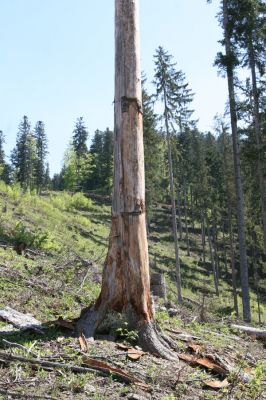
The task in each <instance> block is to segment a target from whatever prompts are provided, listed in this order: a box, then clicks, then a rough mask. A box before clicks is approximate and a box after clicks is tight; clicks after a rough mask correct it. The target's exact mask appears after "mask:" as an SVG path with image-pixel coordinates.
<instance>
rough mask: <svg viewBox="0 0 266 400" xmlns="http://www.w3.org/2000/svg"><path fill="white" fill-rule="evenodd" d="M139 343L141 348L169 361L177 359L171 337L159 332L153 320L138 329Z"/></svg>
mask: <svg viewBox="0 0 266 400" xmlns="http://www.w3.org/2000/svg"><path fill="white" fill-rule="evenodd" d="M138 334H139V344H140V346H141V347H142V349H143V350H145V351H147V352H149V353H151V354H155V355H157V356H160V357H162V358H165V359H166V360H169V361H178V356H177V354H176V353H175V352H174V351H173V349H174V350H177V346H176V344H175V343H174V341H173V340H172V339H170V338H169V337H168V336H166V335H164V334H162V333H161V332H159V330H158V329H157V327H156V324H155V323H154V322H147V323H144V324H143V325H142V327H141V328H140V329H139V332H138Z"/></svg>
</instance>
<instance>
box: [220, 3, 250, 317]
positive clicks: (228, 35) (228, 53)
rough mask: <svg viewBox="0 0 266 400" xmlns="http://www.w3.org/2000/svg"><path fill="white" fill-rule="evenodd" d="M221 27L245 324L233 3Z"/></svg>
mask: <svg viewBox="0 0 266 400" xmlns="http://www.w3.org/2000/svg"><path fill="white" fill-rule="evenodd" d="M221 4H222V13H221V24H222V27H223V31H224V39H223V44H224V47H225V54H222V53H219V54H218V56H217V59H216V64H217V65H219V66H220V67H221V68H223V69H225V71H226V75H227V83H228V93H229V107H230V116H231V129H232V138H233V155H234V168H235V189H236V197H237V223H238V241H239V256H240V272H241V287H242V304H243V318H244V319H245V320H246V321H250V320H251V311H250V296H249V279H248V260H247V249H246V228H245V220H244V197H243V187H242V178H241V167H240V145H239V136H238V135H239V133H238V121H237V107H236V96H235V86H234V83H235V79H234V78H235V67H236V65H237V63H238V59H237V54H236V51H235V46H234V45H233V42H232V32H233V30H232V29H233V22H234V21H233V20H232V19H230V6H231V4H232V0H222V2H221Z"/></svg>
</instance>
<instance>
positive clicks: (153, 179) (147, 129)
mask: <svg viewBox="0 0 266 400" xmlns="http://www.w3.org/2000/svg"><path fill="white" fill-rule="evenodd" d="M144 83H145V80H143V84H144ZM142 105H143V139H144V155H145V158H144V159H145V187H146V208H147V219H148V221H149V217H150V216H151V206H152V205H155V204H156V203H158V202H159V201H162V199H163V198H164V195H165V193H164V192H165V191H164V190H163V185H162V183H163V181H164V180H165V178H166V171H165V162H164V153H165V144H164V138H163V135H162V134H161V132H160V131H159V130H158V128H157V123H158V116H156V115H155V113H154V110H153V99H152V96H150V95H149V94H148V92H147V91H146V89H145V88H143V90H142Z"/></svg>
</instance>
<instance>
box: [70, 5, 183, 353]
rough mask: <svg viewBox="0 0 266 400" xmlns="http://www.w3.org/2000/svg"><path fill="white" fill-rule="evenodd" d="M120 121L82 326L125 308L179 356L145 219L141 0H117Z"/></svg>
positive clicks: (147, 336)
mask: <svg viewBox="0 0 266 400" xmlns="http://www.w3.org/2000/svg"><path fill="white" fill-rule="evenodd" d="M115 44H116V55H115V71H116V72H115V106H114V108H115V112H114V117H115V126H114V191H113V201H112V225H111V232H110V236H109V248H108V254H107V257H106V260H105V264H104V270H103V277H102V288H101V293H100V296H99V298H98V300H97V301H96V303H95V305H93V306H91V307H89V308H87V309H85V310H84V311H83V312H82V313H81V317H80V319H79V321H78V323H77V331H78V332H79V333H83V334H84V335H85V336H86V337H87V338H93V335H94V331H95V329H96V328H97V326H98V325H99V323H100V322H101V321H102V319H103V318H104V316H105V314H106V312H107V311H109V310H114V311H118V312H125V313H126V314H127V315H128V317H129V319H130V322H131V324H134V328H135V329H137V330H138V332H139V339H140V343H141V344H142V345H143V347H144V348H146V349H147V350H149V351H152V352H154V353H158V354H161V355H162V356H164V357H165V358H168V359H174V358H175V357H174V356H173V354H172V352H171V350H170V347H169V346H168V344H167V342H166V341H165V339H163V338H162V335H160V334H159V333H158V331H157V329H156V326H155V322H154V315H153V309H152V302H151V295H150V279H149V259H148V244H147V235H146V221H145V184H144V151H143V126H142V99H141V69H140V46H139V25H138V0H130V1H129V0H116V1H115Z"/></svg>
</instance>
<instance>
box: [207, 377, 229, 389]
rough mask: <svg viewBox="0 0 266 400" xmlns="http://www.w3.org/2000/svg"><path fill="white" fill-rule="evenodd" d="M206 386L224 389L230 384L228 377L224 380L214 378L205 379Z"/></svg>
mask: <svg viewBox="0 0 266 400" xmlns="http://www.w3.org/2000/svg"><path fill="white" fill-rule="evenodd" d="M203 383H204V386H207V387H209V388H212V389H223V388H225V387H228V386H229V382H228V380H227V379H224V380H223V381H218V380H213V381H203Z"/></svg>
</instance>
